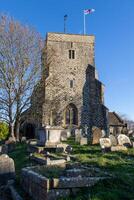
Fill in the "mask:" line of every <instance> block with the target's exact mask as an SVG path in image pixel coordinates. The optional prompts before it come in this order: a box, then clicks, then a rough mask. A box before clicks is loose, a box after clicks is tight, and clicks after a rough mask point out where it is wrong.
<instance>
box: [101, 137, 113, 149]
mask: <svg viewBox="0 0 134 200" xmlns="http://www.w3.org/2000/svg"><path fill="white" fill-rule="evenodd" d="M100 146H101V149H102V150H106V151H109V150H111V141H110V139H109V138H100Z"/></svg>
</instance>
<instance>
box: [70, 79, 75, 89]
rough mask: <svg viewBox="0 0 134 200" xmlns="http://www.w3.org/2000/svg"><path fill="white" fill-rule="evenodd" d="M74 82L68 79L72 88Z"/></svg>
mask: <svg viewBox="0 0 134 200" xmlns="http://www.w3.org/2000/svg"><path fill="white" fill-rule="evenodd" d="M73 85H74V82H73V80H70V88H73Z"/></svg>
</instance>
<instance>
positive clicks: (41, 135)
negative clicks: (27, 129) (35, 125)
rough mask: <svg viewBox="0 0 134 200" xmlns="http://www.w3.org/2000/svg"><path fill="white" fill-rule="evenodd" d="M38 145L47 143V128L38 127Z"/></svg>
mask: <svg viewBox="0 0 134 200" xmlns="http://www.w3.org/2000/svg"><path fill="white" fill-rule="evenodd" d="M38 137H39V140H38V145H41V146H44V145H45V143H46V130H45V128H40V129H38Z"/></svg>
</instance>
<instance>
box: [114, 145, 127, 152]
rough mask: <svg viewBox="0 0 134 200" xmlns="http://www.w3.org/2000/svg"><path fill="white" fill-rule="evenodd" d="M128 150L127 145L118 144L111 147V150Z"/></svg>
mask: <svg viewBox="0 0 134 200" xmlns="http://www.w3.org/2000/svg"><path fill="white" fill-rule="evenodd" d="M126 150H127V147H125V146H120V145H117V146H112V147H111V151H126Z"/></svg>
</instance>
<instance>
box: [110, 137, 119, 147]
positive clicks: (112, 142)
mask: <svg viewBox="0 0 134 200" xmlns="http://www.w3.org/2000/svg"><path fill="white" fill-rule="evenodd" d="M109 139H110V141H111V145H112V146H116V145H117V144H118V142H117V139H116V137H115V136H114V135H109Z"/></svg>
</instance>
